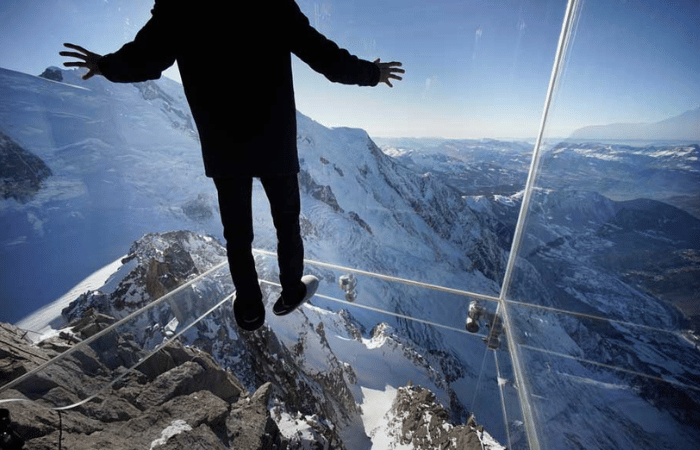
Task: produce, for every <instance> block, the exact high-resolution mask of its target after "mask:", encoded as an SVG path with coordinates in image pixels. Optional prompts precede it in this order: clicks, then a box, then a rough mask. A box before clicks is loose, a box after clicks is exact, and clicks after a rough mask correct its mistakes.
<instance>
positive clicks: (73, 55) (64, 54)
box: [58, 52, 87, 60]
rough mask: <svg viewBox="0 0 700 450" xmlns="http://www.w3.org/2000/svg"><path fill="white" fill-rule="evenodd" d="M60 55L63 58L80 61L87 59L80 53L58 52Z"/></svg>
mask: <svg viewBox="0 0 700 450" xmlns="http://www.w3.org/2000/svg"><path fill="white" fill-rule="evenodd" d="M58 54H59V55H61V56H67V57H70V58H79V59H85V60H86V59H87V56H85V55H82V54H80V53H74V52H58Z"/></svg>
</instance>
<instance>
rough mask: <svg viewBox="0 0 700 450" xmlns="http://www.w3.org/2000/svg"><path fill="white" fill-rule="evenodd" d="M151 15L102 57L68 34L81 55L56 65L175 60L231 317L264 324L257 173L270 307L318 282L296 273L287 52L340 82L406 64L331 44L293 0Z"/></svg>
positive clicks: (289, 301) (91, 70)
mask: <svg viewBox="0 0 700 450" xmlns="http://www.w3.org/2000/svg"><path fill="white" fill-rule="evenodd" d="M151 14H152V16H151V18H150V20H149V21H148V23H146V25H145V26H144V27H143V28H142V29H141V30H140V31H139V32H138V34H137V35H136V37H135V38H134V40H133V41H132V42H129V43H127V44H125V45H124V46H123V47H122V48H121V49H119V50H118V51H117V52H115V53H112V54H109V55H105V56H101V55H98V54H95V53H92V52H90V51H88V50H86V49H84V48H83V47H80V46H77V45H73V44H64V45H65V46H66V47H68V48H70V49H73V50H75V51H76V52H68V51H63V52H60V54H61V55H62V56H68V57H74V58H78V59H80V61H73V62H66V63H64V65H65V66H68V67H84V68H87V69H88V72H87V73H86V74H85V75H84V76H83V79H88V78H90V77H92V76H93V75H103V76H105V77H106V78H107V79H109V80H110V81H114V82H137V81H145V80H151V79H157V78H159V77H160V75H161V72H163V71H164V70H165V69H167V68H168V67H170V66H171V65H172V64H173V63H174V62H175V61H177V63H178V68H179V70H180V75H181V78H182V85H183V87H184V90H185V95H186V96H187V101H188V102H189V104H190V108H191V110H192V116H193V117H194V120H195V122H196V124H197V130H198V131H199V136H200V141H201V146H202V156H203V158H204V167H205V171H206V175H207V176H209V177H212V178H213V179H214V183H215V185H216V188H217V191H218V195H219V207H220V210H221V220H222V223H223V226H224V238H225V239H226V248H227V252H228V259H229V264H230V269H231V276H232V277H233V282H234V285H235V287H236V299H235V301H234V313H235V316H236V321H237V323H238V325H239V326H240V327H241V328H243V329H245V330H255V329H257V328H259V327H260V326H262V324H263V323H264V320H265V308H264V305H263V301H262V293H261V291H260V286H259V284H258V277H257V273H256V270H255V261H254V259H253V255H252V253H251V245H252V242H253V221H252V209H251V196H252V181H253V178H254V177H256V178H259V179H260V181H261V183H262V186H263V188H264V189H265V193H266V195H267V198H268V200H269V201H270V210H271V213H272V219H273V223H274V225H275V229H276V231H277V240H278V247H277V253H278V262H279V270H280V283H281V285H282V294H281V296H280V298H279V300H277V302H276V303H275V305H274V308H273V311H274V313H275V314H278V315H284V314H288V313H290V312H292V311H293V310H294V309H295V308H297V307H298V306H299V305H300V304H302V303H303V302H304V301H306V300H307V299H308V298H310V297H311V296H313V294H314V292H315V290H316V287H317V286H318V280H317V279H315V277H310V276H307V277H303V280H302V271H303V258H304V249H303V243H302V238H301V231H300V227H299V214H300V203H299V182H298V179H297V174H298V172H299V161H298V156H297V145H296V133H297V128H296V107H295V104H294V90H293V86H292V65H291V54H292V53H294V54H295V55H297V56H298V57H299V58H300V59H301V60H303V61H304V62H306V63H307V64H308V65H309V66H311V68H313V69H314V70H315V71H317V72H320V73H322V74H323V75H325V76H326V78H328V79H329V80H330V81H333V82H338V83H344V84H356V85H360V86H376V85H377V84H378V83H380V82H383V83H386V84H387V85H389V86H390V87H391V86H392V85H391V80H392V79H395V80H401V77H400V76H399V75H398V74H400V73H403V72H404V71H403V69H400V68H399V66H401V63H398V62H391V63H382V62H380V60H379V59H377V60H376V61H374V62H369V61H365V60H362V59H359V58H357V57H356V56H353V55H351V54H350V53H349V52H348V51H347V50H344V49H341V48H339V47H338V46H337V45H336V44H335V43H334V42H332V41H330V40H328V39H327V38H325V37H324V36H323V35H321V34H320V33H318V32H317V31H316V30H315V29H314V28H312V27H311V26H310V25H309V20H308V19H307V18H306V16H304V15H303V14H302V13H301V11H300V10H299V7H298V6H297V4H296V3H295V2H294V1H293V0H272V1H265V2H259V1H255V0H254V1H249V2H235V3H234V2H224V1H213V0H211V1H207V0H198V1H186V0H156V1H155V6H154V7H153V9H152V11H151ZM341 107H342V106H341Z"/></svg>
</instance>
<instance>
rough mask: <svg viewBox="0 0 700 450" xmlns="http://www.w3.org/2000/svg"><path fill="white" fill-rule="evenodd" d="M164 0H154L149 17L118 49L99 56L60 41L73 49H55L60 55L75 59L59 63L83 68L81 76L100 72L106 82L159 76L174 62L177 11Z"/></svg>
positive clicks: (121, 81) (91, 75) (127, 81)
mask: <svg viewBox="0 0 700 450" xmlns="http://www.w3.org/2000/svg"><path fill="white" fill-rule="evenodd" d="M172 5H173V2H170V3H168V2H167V1H164V0H156V2H155V5H154V7H153V9H152V10H151V19H150V20H149V21H148V22H147V23H146V25H144V27H143V28H141V30H140V31H139V32H138V33H137V34H136V37H135V38H134V40H133V41H132V42H129V43H127V44H125V45H124V46H123V47H122V48H121V49H119V50H118V51H116V52H114V53H111V54H108V55H105V56H101V55H98V54H96V53H93V52H91V51H89V50H86V49H85V48H83V47H81V46H79V45H75V44H69V43H66V44H63V45H64V46H66V47H67V48H70V49H72V50H75V51H62V52H59V54H60V55H61V56H65V57H69V58H77V59H78V60H79V61H68V62H65V63H63V65H64V66H66V67H84V68H86V69H88V72H87V73H86V74H85V75H83V79H85V80H87V79H88V78H91V77H93V76H94V75H103V76H104V77H105V78H107V79H108V80H110V81H114V82H119V83H133V82H138V81H146V80H154V79H157V78H160V75H161V73H162V72H163V71H164V70H165V69H167V68H168V67H170V66H172V65H173V63H174V62H175V57H176V54H175V49H176V45H177V42H178V40H177V38H178V35H177V33H176V32H174V30H175V29H176V26H177V14H176V13H177V10H176V8H175V7H173V6H172Z"/></svg>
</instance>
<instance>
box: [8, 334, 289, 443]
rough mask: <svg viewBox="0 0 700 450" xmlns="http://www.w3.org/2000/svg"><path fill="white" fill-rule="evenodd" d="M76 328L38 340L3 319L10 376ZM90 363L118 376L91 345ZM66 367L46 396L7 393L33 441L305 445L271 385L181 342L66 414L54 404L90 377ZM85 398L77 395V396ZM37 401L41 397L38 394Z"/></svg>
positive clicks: (60, 345) (17, 421) (86, 356)
mask: <svg viewBox="0 0 700 450" xmlns="http://www.w3.org/2000/svg"><path fill="white" fill-rule="evenodd" d="M74 339H75V338H73V337H71V335H70V334H69V333H68V332H64V333H61V334H59V335H58V336H56V337H54V338H52V339H49V340H46V341H42V343H40V344H39V346H32V345H31V344H30V342H28V341H26V340H25V338H24V337H23V332H21V331H20V330H18V329H16V328H14V327H12V326H10V325H7V324H3V325H2V326H1V327H0V340H1V341H2V343H3V346H2V347H3V348H7V349H8V350H3V351H2V353H1V354H0V362H1V363H0V367H3V369H2V372H1V373H0V377H1V378H2V382H3V384H4V382H6V381H9V380H10V379H12V378H14V377H15V375H17V374H20V373H25V372H26V371H28V370H31V369H32V368H34V367H35V366H36V365H38V364H39V363H41V362H44V361H46V360H48V359H49V358H50V357H52V356H55V355H56V353H57V349H59V350H60V349H65V348H67V347H68V346H70V345H71V344H72V343H73V342H71V341H74ZM8 344H11V345H8ZM81 364H83V368H86V367H91V368H92V370H94V371H95V373H100V375H99V376H113V375H114V374H111V373H109V370H108V369H107V368H106V366H105V365H104V364H103V362H102V361H101V358H100V357H98V356H97V355H92V354H90V352H84V353H83V354H82V356H81ZM82 374H84V373H80V374H79V373H71V372H70V371H65V370H64V371H62V373H61V374H60V377H59V378H60V379H61V381H60V382H59V383H54V384H53V385H51V386H46V388H48V389H45V392H43V395H41V396H40V397H37V398H28V397H27V396H25V395H23V394H22V393H20V392H19V391H17V390H8V391H5V392H3V393H2V394H0V398H1V399H19V400H25V401H14V402H8V403H4V404H3V406H4V407H5V408H7V409H8V410H9V412H10V418H11V421H12V428H13V429H14V431H15V432H16V433H17V434H18V435H19V436H21V437H22V439H24V440H25V441H26V448H31V449H53V448H56V446H57V445H58V443H59V440H60V442H61V444H62V445H63V446H64V447H65V448H74V449H96V448H101V449H115V450H117V449H118V450H126V449H144V448H156V447H157V448H159V449H163V450H166V449H184V448H192V446H194V447H195V448H197V447H198V446H199V447H203V448H211V449H218V448H249V449H282V448H285V449H289V448H299V447H297V446H296V444H293V445H292V443H291V442H290V441H289V440H287V439H286V438H284V437H283V436H282V435H281V433H280V430H279V428H278V427H277V425H276V424H275V422H274V421H273V420H272V418H271V416H270V413H269V412H268V408H267V403H268V400H269V397H270V392H271V389H270V384H269V383H267V384H264V385H263V386H261V387H260V388H259V389H258V390H257V391H255V392H254V393H249V392H248V391H247V390H246V389H245V388H244V387H243V385H242V384H241V383H240V382H239V381H238V380H237V379H236V378H235V377H234V376H233V375H232V374H230V373H229V372H226V371H224V370H223V369H221V367H220V366H218V364H216V363H215V362H214V360H213V359H212V358H211V356H210V355H208V354H206V353H204V352H201V351H199V350H197V349H194V348H187V347H183V346H182V345H179V344H174V345H171V346H168V347H164V348H163V349H161V350H160V351H159V352H158V353H157V354H156V355H155V356H154V357H153V358H151V359H150V360H149V361H148V363H147V364H145V365H143V366H141V367H140V368H139V369H138V370H137V371H134V372H133V373H131V374H129V375H127V376H126V377H125V378H123V379H122V380H121V381H120V382H118V383H117V384H115V385H114V386H113V388H112V389H110V390H108V391H106V392H103V393H101V394H100V395H99V396H98V397H97V398H95V399H93V400H91V401H89V402H87V403H84V404H82V405H80V406H77V407H75V408H73V409H70V410H66V411H63V412H61V413H60V415H59V412H58V411H56V410H52V409H50V408H51V406H52V405H53V404H55V403H56V402H60V401H63V400H65V399H66V397H69V398H70V397H72V396H75V394H74V392H73V391H74V390H75V389H80V386H81V385H82V384H83V383H84V382H85V380H84V379H80V378H79V375H82ZM76 399H77V397H76ZM30 400H33V401H30Z"/></svg>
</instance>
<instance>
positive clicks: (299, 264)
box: [260, 174, 304, 299]
mask: <svg viewBox="0 0 700 450" xmlns="http://www.w3.org/2000/svg"><path fill="white" fill-rule="evenodd" d="M260 181H261V182H262V185H263V187H264V188H265V193H266V194H267V198H268V200H269V201H270V211H271V212H272V221H273V223H274V225H275V229H276V230H277V258H278V264H279V270H280V284H281V285H282V297H283V298H285V299H297V298H298V297H299V296H300V295H303V290H304V287H303V285H302V283H301V276H302V273H303V271H304V243H303V240H302V238H301V228H300V226H299V214H300V213H301V204H300V199H299V180H298V178H297V175H296V174H294V175H285V176H275V177H263V178H261V179H260Z"/></svg>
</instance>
